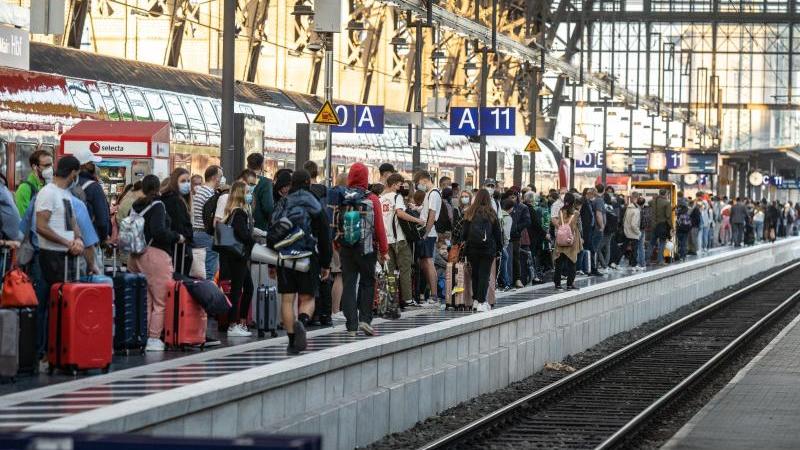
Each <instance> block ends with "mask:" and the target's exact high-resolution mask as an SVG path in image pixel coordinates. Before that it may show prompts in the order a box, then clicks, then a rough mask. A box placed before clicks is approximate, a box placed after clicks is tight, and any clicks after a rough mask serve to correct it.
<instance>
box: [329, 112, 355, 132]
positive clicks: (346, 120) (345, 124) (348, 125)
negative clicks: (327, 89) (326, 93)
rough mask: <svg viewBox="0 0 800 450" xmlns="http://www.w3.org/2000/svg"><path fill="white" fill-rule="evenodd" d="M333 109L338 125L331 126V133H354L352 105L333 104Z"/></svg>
mask: <svg viewBox="0 0 800 450" xmlns="http://www.w3.org/2000/svg"><path fill="white" fill-rule="evenodd" d="M333 109H334V110H335V111H336V116H337V117H338V118H339V122H340V125H339V126H331V132H332V133H354V132H355V127H354V126H353V124H354V123H355V121H354V119H355V110H354V108H353V105H335V106H334V107H333Z"/></svg>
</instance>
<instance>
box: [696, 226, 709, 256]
mask: <svg viewBox="0 0 800 450" xmlns="http://www.w3.org/2000/svg"><path fill="white" fill-rule="evenodd" d="M710 236H711V227H700V228H699V230H698V232H697V250H698V251H703V250H708V245H709V241H708V240H709V238H710Z"/></svg>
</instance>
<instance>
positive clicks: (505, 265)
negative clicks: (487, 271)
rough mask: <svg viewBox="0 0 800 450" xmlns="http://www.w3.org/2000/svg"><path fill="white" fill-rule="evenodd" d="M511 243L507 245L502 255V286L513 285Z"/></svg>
mask: <svg viewBox="0 0 800 450" xmlns="http://www.w3.org/2000/svg"><path fill="white" fill-rule="evenodd" d="M510 256H511V243H509V244H508V245H506V247H505V248H504V249H503V252H502V254H501V255H500V280H499V281H500V286H504V287H505V286H511V284H512V283H513V280H511V258H510Z"/></svg>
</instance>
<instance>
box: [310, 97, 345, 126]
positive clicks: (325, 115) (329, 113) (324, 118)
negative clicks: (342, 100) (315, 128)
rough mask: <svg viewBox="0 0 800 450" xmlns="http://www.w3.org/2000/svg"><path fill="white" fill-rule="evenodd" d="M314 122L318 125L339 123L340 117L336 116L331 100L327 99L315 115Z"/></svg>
mask: <svg viewBox="0 0 800 450" xmlns="http://www.w3.org/2000/svg"><path fill="white" fill-rule="evenodd" d="M314 123H316V124H318V125H339V124H340V122H339V118H338V117H337V116H336V111H334V109H333V105H331V102H329V101H326V102H325V104H324V105H322V108H320V110H319V112H318V113H317V116H316V117H314Z"/></svg>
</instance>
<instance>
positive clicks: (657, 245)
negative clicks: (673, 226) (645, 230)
mask: <svg viewBox="0 0 800 450" xmlns="http://www.w3.org/2000/svg"><path fill="white" fill-rule="evenodd" d="M666 243H667V239H664V238H659V237H658V233H656V232H655V230H654V231H653V232H652V238H651V239H650V246H651V247H653V248H654V249H655V250H656V261H657V262H658V263H659V264H661V263H663V262H664V245H665V244H666Z"/></svg>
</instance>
